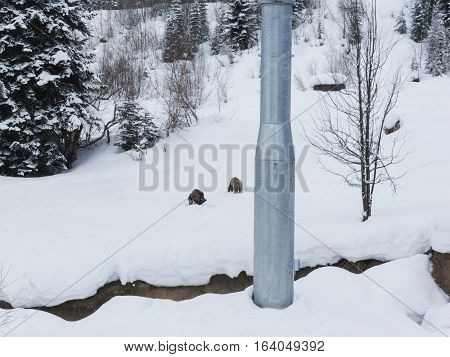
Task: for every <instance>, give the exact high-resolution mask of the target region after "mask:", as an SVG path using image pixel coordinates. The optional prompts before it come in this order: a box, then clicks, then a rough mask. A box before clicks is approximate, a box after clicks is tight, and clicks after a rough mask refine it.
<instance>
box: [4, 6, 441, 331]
mask: <svg viewBox="0 0 450 357" xmlns="http://www.w3.org/2000/svg"><path fill="white" fill-rule="evenodd" d="M326 3H327V8H326V10H325V17H323V18H322V19H323V22H324V28H325V34H327V33H332V32H333V31H336V28H335V25H334V22H333V20H332V14H333V13H334V12H335V7H336V1H335V0H327V1H326ZM377 5H378V16H379V25H380V27H381V28H382V30H383V31H385V32H386V33H388V34H389V35H390V36H395V38H396V40H398V43H397V44H396V46H395V48H394V50H393V54H392V55H391V57H390V60H389V62H388V63H387V64H386V68H389V70H392V71H394V70H395V69H397V68H399V67H400V71H401V74H402V78H403V83H402V88H401V91H400V95H399V100H398V103H397V106H396V108H395V113H396V115H397V116H398V117H400V118H401V122H402V127H401V130H402V133H404V134H405V136H406V141H405V142H404V151H405V153H407V156H406V158H405V160H404V161H403V162H401V164H400V165H399V167H398V169H397V168H396V170H398V172H399V173H405V175H404V176H403V177H402V178H401V179H400V180H399V181H398V188H397V192H396V193H393V191H392V188H391V187H390V186H389V185H388V184H386V185H381V186H379V187H377V192H376V199H375V201H374V208H373V209H374V214H373V217H372V218H371V219H370V220H369V221H368V222H365V223H362V222H361V210H362V208H361V202H360V201H361V199H360V191H359V190H358V189H357V188H350V187H348V186H347V185H346V184H345V183H344V182H343V180H342V179H341V178H340V177H337V176H334V175H332V174H330V173H329V172H327V171H325V170H324V169H323V168H322V167H321V165H320V164H319V163H318V158H319V155H318V153H317V152H316V151H315V150H314V149H312V148H310V147H309V145H308V142H307V139H306V137H305V130H306V131H307V130H308V128H309V127H310V126H311V124H312V123H314V121H315V120H317V118H318V116H319V115H320V103H321V102H322V101H323V97H324V96H326V94H323V93H321V92H318V91H314V90H313V88H312V87H313V85H314V84H316V83H318V81H319V82H323V81H324V78H326V76H327V73H328V72H329V69H328V59H329V53H330V49H331V44H330V41H328V40H327V38H326V36H325V39H324V40H323V41H319V40H316V39H315V38H314V34H313V31H314V29H315V26H316V22H314V23H313V24H307V25H306V26H305V28H302V29H299V30H298V31H297V33H296V36H297V38H296V40H295V41H294V45H293V83H292V117H293V118H294V119H293V121H292V131H293V138H294V143H295V146H296V156H297V158H301V157H304V162H300V163H299V164H298V168H299V170H301V175H297V177H296V189H297V191H296V198H295V200H296V216H295V220H296V222H297V225H296V231H295V258H296V259H299V260H300V264H301V267H315V266H317V265H329V264H334V263H336V262H338V261H339V260H341V259H343V258H345V259H347V260H349V261H352V262H356V261H360V260H365V259H377V260H381V261H394V260H397V259H401V258H405V259H401V260H399V261H398V262H391V263H387V264H385V265H382V266H380V267H377V268H373V269H371V270H369V271H368V273H367V274H368V275H369V276H370V277H372V278H373V279H375V280H376V281H377V282H378V283H380V284H386V285H387V286H389V288H390V289H392V290H391V291H392V292H393V293H394V295H397V296H401V297H402V298H404V299H405V301H406V302H407V304H408V305H409V306H411V308H412V309H414V311H416V312H419V313H420V317H419V318H420V319H422V318H423V316H429V318H427V319H426V320H427V321H429V322H431V323H432V324H433V326H434V327H433V326H426V324H425V323H422V321H417V316H412V315H411V311H408V310H407V309H406V308H405V306H402V305H401V304H399V303H398V302H396V301H395V299H392V297H391V296H389V295H386V293H385V292H383V291H382V290H380V289H377V287H376V286H374V285H373V284H371V282H370V281H369V280H367V279H366V277H364V276H362V275H361V276H355V275H352V274H350V273H348V272H345V271H342V270H338V269H337V268H323V269H319V270H318V271H316V272H314V273H313V274H311V275H310V276H308V277H307V278H304V279H301V280H300V281H298V282H297V283H296V296H297V297H296V299H297V300H296V302H295V304H294V305H293V306H292V307H291V308H290V309H288V310H286V311H283V312H274V311H260V310H259V309H257V308H256V307H254V306H253V304H252V303H251V298H250V295H251V289H249V290H246V291H245V292H242V293H237V294H232V295H225V296H210V295H208V296H203V297H199V298H197V299H195V300H192V301H186V302H180V303H175V302H169V301H157V300H144V299H141V298H115V299H114V300H113V301H111V302H109V303H108V304H106V305H105V306H103V307H102V308H101V309H100V310H99V311H98V312H97V313H95V314H94V315H93V316H91V317H89V318H87V319H85V320H83V321H81V322H79V323H76V324H70V323H67V322H64V321H62V320H60V319H59V318H57V317H54V316H50V315H46V314H45V313H43V312H39V313H38V314H37V315H36V316H33V318H31V319H30V321H29V322H28V323H27V324H24V325H23V327H19V328H18V329H17V330H15V332H14V334H15V335H19V336H24V335H35V334H39V335H70V336H73V335H109V336H110V335H116V334H120V335H123V334H126V335H142V334H145V335H148V334H151V335H158V336H162V335H192V334H194V335H198V336H204V335H208V336H212V335H244V336H245V335H252V334H254V333H255V334H257V335H265V334H269V335H273V334H276V335H280V336H286V335H289V336H292V335H308V336H311V335H333V336H335V335H339V336H341V335H342V336H348V335H370V336H373V335H381V334H383V335H395V336H398V335H405V336H406V335H407V336H412V335H414V336H429V335H439V332H438V330H437V329H436V328H435V327H437V328H439V329H443V330H444V331H446V333H450V330H449V324H448V323H447V322H446V321H448V320H446V319H444V318H443V316H447V319H450V314H449V309H448V298H447V296H445V294H444V293H443V292H442V291H441V290H440V289H439V287H437V286H436V284H435V283H434V282H433V280H432V278H431V276H430V263H429V260H428V258H427V257H426V256H425V255H422V254H425V253H427V252H428V251H429V250H430V249H433V250H434V251H437V252H442V253H450V220H449V217H450V185H449V184H448V183H449V182H450V156H449V155H448V153H449V150H448V142H447V141H448V139H447V137H448V133H449V132H450V117H449V113H450V101H449V100H448V99H449V93H450V78H449V77H448V76H441V77H437V78H432V77H431V76H429V75H426V74H424V75H423V78H422V80H421V82H419V83H416V82H412V81H411V78H412V74H411V70H410V57H411V48H412V46H413V45H412V41H411V40H410V38H409V37H408V35H396V34H394V32H393V27H394V18H393V17H392V15H393V14H398V13H399V11H400V9H401V8H402V6H403V1H391V0H378V1H377ZM214 6H215V5H214V4H211V5H210V6H209V12H210V15H211V16H212V15H213V12H214V11H213V8H214ZM103 16H105V14H103ZM315 16H320V15H319V12H318V13H316V14H315ZM322 16H323V14H322ZM105 18H106V17H105ZM92 21H93V24H92V26H93V27H94V28H96V29H97V30H98V28H99V23H101V21H103V20H101V19H100V20H99V16H97V17H96V18H94V19H93V20H92ZM105 21H106V20H105ZM213 21H214V20H213V18H212V17H211V22H213ZM147 26H148V28H149V29H152V31H153V30H154V31H155V33H158V32H160V31H161V29H162V23H161V18H159V19H158V20H157V21H156V22H152V23H149V24H147ZM102 35H103V34H102V33H101V30H98V32H97V33H95V39H94V40H93V44H94V45H95V46H97V47H96V49H97V55H98V56H100V54H101V51H100V50H101V46H108V43H106V44H105V43H101V42H100V39H101V38H102V37H103V36H102ZM296 36H294V38H295V37H296ZM309 36H311V40H310V41H308V42H305V38H306V37H309ZM397 36H398V38H397ZM111 41H112V40H111ZM204 46H205V48H204V50H205V52H206V53H207V48H206V45H204ZM259 54H260V49H259V48H258V47H255V48H253V49H250V50H248V51H244V52H243V53H242V54H241V55H239V56H235V58H234V63H229V61H228V58H227V56H224V55H219V56H210V55H209V54H207V56H206V61H207V63H208V65H209V68H210V69H211V73H212V72H214V71H216V70H217V69H218V68H221V71H222V72H221V73H222V74H221V75H222V78H226V80H225V79H224V81H225V84H224V85H225V86H226V95H227V100H226V102H221V101H220V100H218V99H217V96H218V94H217V93H218V92H217V90H216V89H212V88H213V87H212V84H210V83H209V82H208V85H207V87H208V88H209V87H211V88H209V89H210V90H211V94H210V95H209V97H208V98H207V100H206V101H205V102H204V103H202V105H201V106H200V108H199V121H198V123H195V124H193V125H192V126H191V127H190V128H185V129H183V130H178V131H175V132H174V133H173V134H171V135H170V136H169V137H168V138H165V139H162V140H160V141H159V142H158V143H157V145H156V146H155V147H153V148H152V149H149V150H148V151H147V152H146V154H145V155H144V157H143V160H142V161H137V160H134V159H133V158H132V157H131V156H130V155H129V154H127V153H123V152H120V151H119V150H118V148H117V147H115V146H114V145H112V144H113V143H114V142H115V140H117V137H116V134H117V132H116V131H114V130H113V131H112V132H111V136H112V141H113V143H112V144H111V145H107V144H106V143H105V142H104V141H103V142H101V143H99V144H97V145H95V146H93V147H90V148H88V149H84V150H82V151H81V153H80V154H79V159H78V160H77V161H76V163H75V166H74V167H73V168H72V169H70V170H68V171H66V172H64V173H63V174H60V175H56V176H52V177H43V178H32V179H26V178H7V177H2V176H0V264H1V266H3V267H5V268H6V270H7V272H8V274H7V276H6V281H5V287H4V288H3V289H2V295H0V300H4V301H7V302H9V303H11V304H12V306H13V307H15V308H26V307H36V306H55V305H59V304H61V303H63V302H66V301H69V300H73V299H83V298H86V297H89V296H92V295H94V294H95V293H96V291H97V290H98V289H99V288H100V287H102V286H104V285H105V284H106V283H108V282H112V281H116V280H120V281H121V282H122V283H123V284H126V283H129V282H131V283H132V282H135V281H138V280H140V281H144V282H147V283H149V284H152V285H156V286H168V287H173V286H186V285H202V284H206V283H208V281H209V280H210V278H211V277H212V276H214V275H217V274H226V275H228V276H230V277H236V276H237V275H238V274H239V273H240V272H242V271H244V272H246V273H247V274H249V275H252V273H253V200H254V196H253V193H252V192H251V188H252V186H253V180H254V150H255V145H256V140H257V135H258V128H259V114H260V113H259V100H260V97H259V94H260V80H259V71H260V57H259ZM155 71H156V72H157V71H158V68H156V69H154V71H153V72H151V73H152V74H154V73H155ZM150 92H151V91H150ZM150 92H149V95H147V96H144V97H143V98H141V104H142V106H143V107H145V109H146V110H148V111H150V112H155V113H156V112H160V111H161V110H162V109H161V103H159V102H158V101H157V99H155V97H154V95H153V94H152V93H150ZM101 113H102V114H101V115H102V116H103V117H102V119H103V120H104V121H105V122H107V121H109V120H110V118H111V116H112V113H113V103H112V101H110V102H108V103H104V106H103V107H102V110H101ZM211 146H212V147H213V148H211ZM231 148H234V149H231ZM208 150H209V151H208ZM230 150H232V151H230ZM180 152H181V154H180ZM202 152H203V154H204V156H202V154H201V153H202ZM205 152H206V154H205ZM231 152H232V153H231ZM304 155H306V156H304ZM204 157H207V160H206V161H207V163H206V165H205V163H204V160H203V159H204ZM331 165H333V164H331ZM213 172H214V173H213ZM155 174H156V176H157V182H158V184H157V185H156V187H153V188H152V189H148V188H149V187H150V186H152V184H154V183H155V176H154V175H155ZM233 176H237V177H239V178H241V179H242V180H243V182H244V185H245V186H246V187H247V190H245V191H244V193H243V194H241V195H233V194H229V193H227V191H226V189H227V186H228V182H229V180H230V179H231V178H232V177H233ZM303 178H304V180H303ZM146 188H147V189H146ZM194 188H199V189H201V190H203V191H204V192H205V195H206V198H207V200H208V201H207V202H206V204H205V205H203V206H189V205H188V201H187V197H188V195H189V193H190V192H191V191H192V189H194ZM404 282H408V283H407V284H404ZM410 282H411V283H410ZM330 296H333V299H332V301H330V299H329V297H330ZM446 304H447V305H446ZM205 306H207V307H208V309H210V313H209V317H208V318H206V317H205V318H204V319H205V320H201V319H200V320H199V319H198V316H199V313H198V311H199V310H200V309H204V307H205ZM342 306H347V309H344V310H343V309H342ZM348 306H352V309H351V310H352V311H350V310H348ZM445 306H446V307H445ZM219 307H220V308H219ZM441 309H442V311H444V310H445V311H446V312H445V313H442V314H441V313H440V312H439V313H437V312H436V311H438V310H439V311H441ZM319 311H321V312H320V313H319ZM381 312H383V314H381ZM32 314H33V312H31V311H27V310H17V311H16V313H15V318H17V321H16V323H20V321H21V320H22V319H25V318H27V317H29V316H31V315H32ZM111 316H114V318H113V317H111ZM150 316H151V319H152V320H153V321H154V322H155V324H154V325H153V327H149V326H148V325H146V323H145V321H148V319H149V317H150ZM193 316H196V317H197V318H195V319H194V318H193ZM231 317H232V318H233V319H234V320H233V322H232V323H231V322H230V321H229V320H230V318H231ZM235 319H238V320H235ZM262 320H265V321H266V323H265V324H260V322H261V321H262ZM367 320H370V321H371V324H365V321H367ZM175 321H184V323H183V324H178V323H175ZM251 321H257V322H258V323H257V324H256V323H252V322H251ZM298 321H301V323H298ZM225 322H230V323H225ZM174 324H176V325H177V326H178V327H176V328H175V327H174ZM273 324H276V325H277V326H279V327H280V328H279V329H277V330H273V329H272V326H273ZM435 325H437V326H435ZM42 326H45V328H43V327H42ZM282 326H284V327H282ZM144 327H145V329H144ZM254 328H257V330H254Z"/></svg>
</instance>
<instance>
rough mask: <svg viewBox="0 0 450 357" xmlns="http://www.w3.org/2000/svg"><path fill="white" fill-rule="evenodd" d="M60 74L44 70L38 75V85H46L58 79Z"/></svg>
mask: <svg viewBox="0 0 450 357" xmlns="http://www.w3.org/2000/svg"><path fill="white" fill-rule="evenodd" d="M58 78H59V76H57V75H56V76H55V75H53V74H50V73H48V72H47V71H42V73H41V74H40V75H39V76H38V78H37V79H38V82H37V85H38V86H43V85H46V84H47V83H48V82H52V81H54V80H55V79H58Z"/></svg>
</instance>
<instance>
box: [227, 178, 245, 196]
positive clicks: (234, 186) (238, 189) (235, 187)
mask: <svg viewBox="0 0 450 357" xmlns="http://www.w3.org/2000/svg"><path fill="white" fill-rule="evenodd" d="M242 191H243V189H242V181H241V180H239V179H238V178H237V177H233V178H232V179H231V181H230V186H228V192H234V193H242Z"/></svg>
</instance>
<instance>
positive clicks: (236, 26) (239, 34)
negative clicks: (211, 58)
mask: <svg viewBox="0 0 450 357" xmlns="http://www.w3.org/2000/svg"><path fill="white" fill-rule="evenodd" d="M257 30H258V17H257V9H256V3H255V2H254V1H252V0H233V2H232V3H231V4H229V6H228V9H227V11H226V14H225V20H224V38H225V41H226V43H227V44H228V46H229V47H230V48H231V49H232V50H233V51H235V52H238V51H244V50H247V49H249V48H252V47H253V46H255V45H256V44H257V43H258V34H257Z"/></svg>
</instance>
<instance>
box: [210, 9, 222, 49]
mask: <svg viewBox="0 0 450 357" xmlns="http://www.w3.org/2000/svg"><path fill="white" fill-rule="evenodd" d="M216 22H217V23H216V26H215V27H214V30H213V32H212V34H211V37H210V39H209V46H210V50H211V54H212V55H218V54H220V52H221V51H222V49H223V47H224V44H225V16H224V11H223V8H222V7H220V8H218V10H217V13H216Z"/></svg>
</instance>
